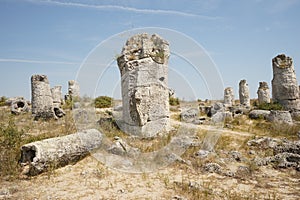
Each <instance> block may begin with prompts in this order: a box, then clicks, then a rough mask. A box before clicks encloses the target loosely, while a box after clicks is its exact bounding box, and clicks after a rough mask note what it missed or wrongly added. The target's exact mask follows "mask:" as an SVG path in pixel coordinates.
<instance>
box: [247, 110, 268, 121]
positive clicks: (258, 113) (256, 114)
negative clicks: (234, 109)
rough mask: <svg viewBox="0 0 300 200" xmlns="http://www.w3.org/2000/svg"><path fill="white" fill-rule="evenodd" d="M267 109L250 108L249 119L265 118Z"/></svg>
mask: <svg viewBox="0 0 300 200" xmlns="http://www.w3.org/2000/svg"><path fill="white" fill-rule="evenodd" d="M270 113H271V112H270V111H269V110H252V111H250V113H249V118H250V119H266V118H267V117H268V116H269V115H270Z"/></svg>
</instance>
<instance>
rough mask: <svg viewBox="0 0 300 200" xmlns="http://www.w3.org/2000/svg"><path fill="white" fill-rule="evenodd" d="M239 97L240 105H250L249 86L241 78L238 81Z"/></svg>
mask: <svg viewBox="0 0 300 200" xmlns="http://www.w3.org/2000/svg"><path fill="white" fill-rule="evenodd" d="M239 97H240V104H241V105H242V106H246V107H250V94H249V87H248V83H247V81H246V80H241V81H240V83H239Z"/></svg>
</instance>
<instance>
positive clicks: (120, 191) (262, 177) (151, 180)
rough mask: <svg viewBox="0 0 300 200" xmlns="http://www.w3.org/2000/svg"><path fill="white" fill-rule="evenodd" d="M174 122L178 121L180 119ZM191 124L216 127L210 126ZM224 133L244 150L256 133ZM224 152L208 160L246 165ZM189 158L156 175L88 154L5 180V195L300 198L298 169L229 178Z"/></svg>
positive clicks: (0, 189)
mask: <svg viewBox="0 0 300 200" xmlns="http://www.w3.org/2000/svg"><path fill="white" fill-rule="evenodd" d="M173 123H174V124H175V125H176V124H177V125H178V123H179V122H176V121H173ZM189 126H190V128H197V129H201V130H212V127H211V126H205V125H200V126H199V125H189ZM215 129H216V130H219V129H218V128H215ZM220 131H221V135H222V136H226V137H230V140H229V144H228V145H227V146H230V148H231V149H233V148H235V149H239V150H241V149H240V147H241V146H242V144H241V141H243V140H245V139H247V138H249V137H252V136H253V135H252V134H250V133H248V132H237V131H233V130H229V129H222V130H220ZM222 139H224V138H221V140H222ZM217 145H218V144H217ZM216 149H218V146H216ZM219 149H220V148H219ZM222 152H223V150H217V154H220V156H219V157H217V158H216V157H214V158H209V159H211V161H212V162H218V163H224V166H226V168H227V169H229V170H231V171H236V169H237V168H238V167H240V166H243V165H245V163H241V162H236V161H232V162H227V161H226V158H224V157H222V155H221V154H222ZM242 153H243V154H245V153H246V150H245V151H244V152H242ZM184 159H185V161H186V162H180V161H176V162H175V163H172V164H171V165H169V166H168V167H166V168H163V169H160V170H157V171H155V172H153V173H125V172H121V171H118V170H114V169H109V168H108V167H106V166H105V165H103V164H102V163H101V162H99V161H98V160H97V159H96V158H94V157H93V156H88V157H86V158H84V159H82V160H81V161H79V162H77V163H76V164H74V165H67V166H65V167H62V168H59V169H56V170H54V169H53V170H51V171H49V172H45V173H43V174H40V175H38V176H35V177H30V178H29V179H16V180H14V181H5V180H2V179H0V199H18V200H20V199H25V200H27V199H29V200H33V199H41V200H44V199H45V200H54V199H63V200H64V199H87V200H93V199H95V200H100V199H174V200H175V199H177V200H179V199H182V200H183V199H222V200H224V199H291V200H292V199H293V200H294V199H300V172H299V171H296V170H294V169H274V168H273V167H272V166H265V167H259V168H257V169H256V168H255V170H253V171H252V172H251V173H249V174H247V173H246V174H242V175H240V176H236V177H230V176H228V175H220V174H218V173H210V172H205V171H204V170H201V169H199V168H197V166H194V164H193V163H197V162H198V161H199V162H202V160H201V158H199V157H195V156H193V155H185V157H184ZM248 167H249V165H248Z"/></svg>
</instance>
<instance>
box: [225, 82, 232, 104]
mask: <svg viewBox="0 0 300 200" xmlns="http://www.w3.org/2000/svg"><path fill="white" fill-rule="evenodd" d="M224 104H225V106H228V107H230V106H233V105H234V92H233V88H232V87H227V88H225V90H224Z"/></svg>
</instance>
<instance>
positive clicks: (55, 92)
mask: <svg viewBox="0 0 300 200" xmlns="http://www.w3.org/2000/svg"><path fill="white" fill-rule="evenodd" d="M51 94H52V99H53V104H54V106H55V107H60V106H61V104H62V91H61V86H60V85H59V86H54V87H53V88H51Z"/></svg>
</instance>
